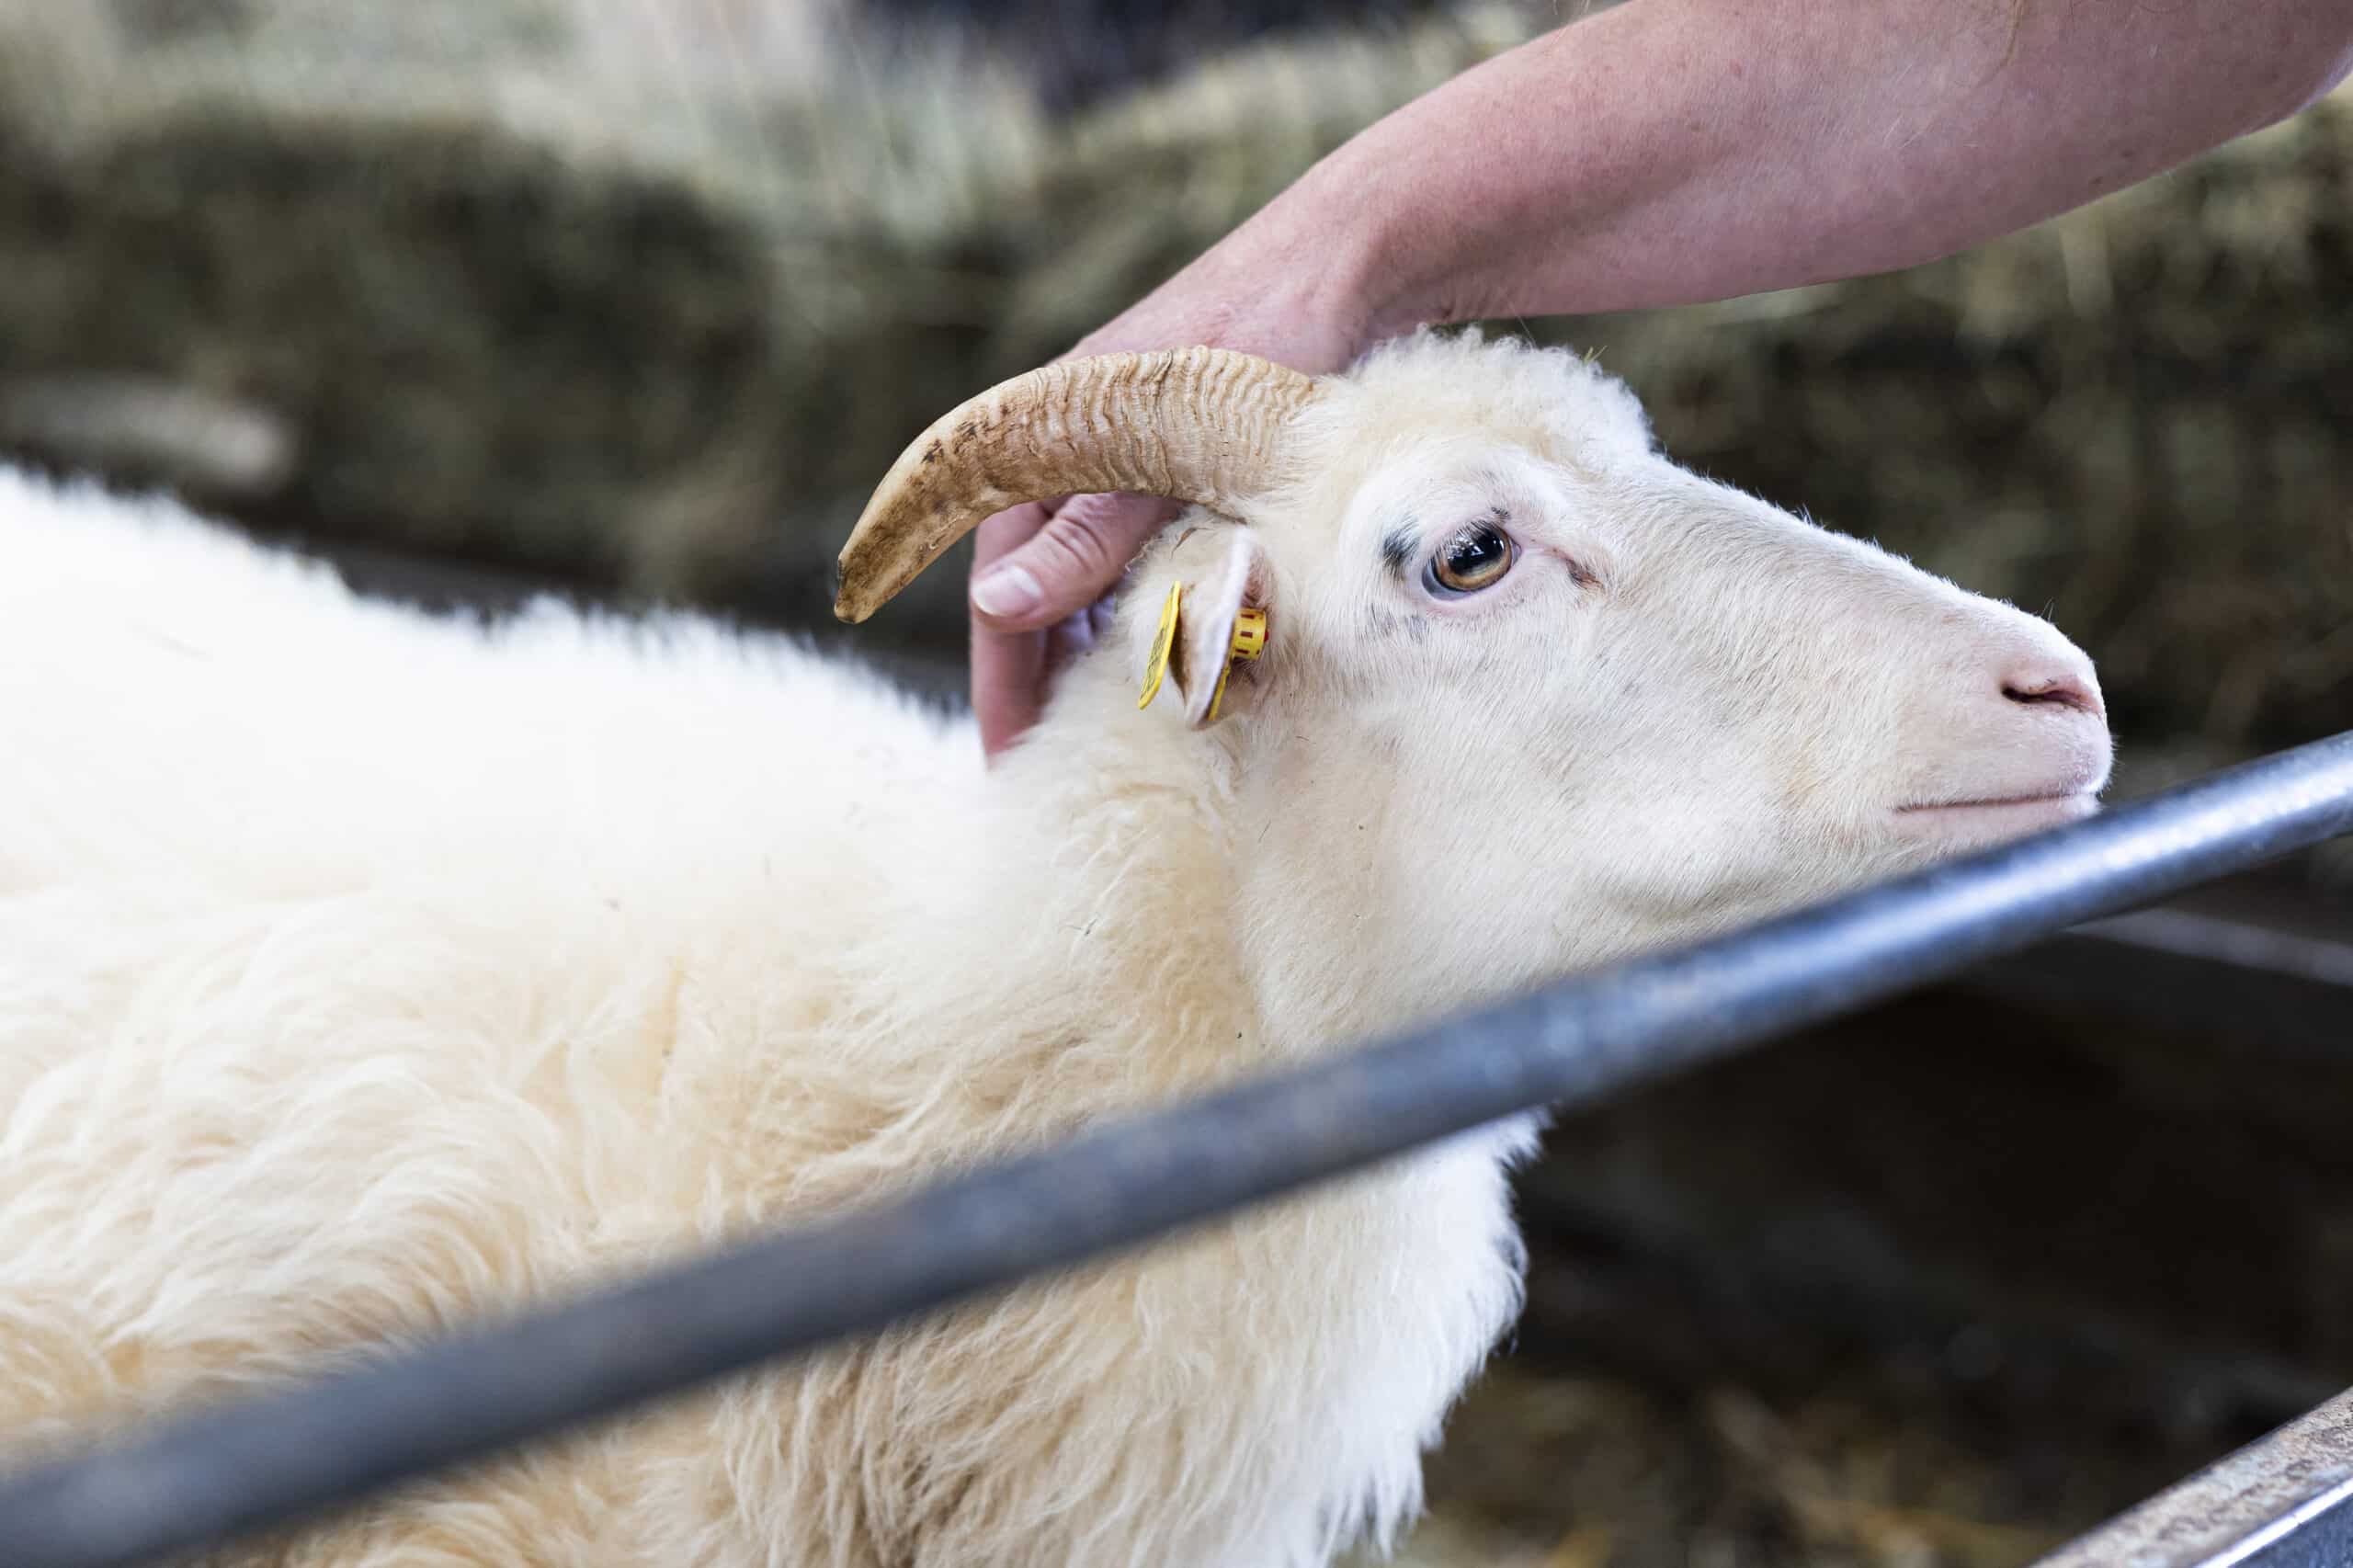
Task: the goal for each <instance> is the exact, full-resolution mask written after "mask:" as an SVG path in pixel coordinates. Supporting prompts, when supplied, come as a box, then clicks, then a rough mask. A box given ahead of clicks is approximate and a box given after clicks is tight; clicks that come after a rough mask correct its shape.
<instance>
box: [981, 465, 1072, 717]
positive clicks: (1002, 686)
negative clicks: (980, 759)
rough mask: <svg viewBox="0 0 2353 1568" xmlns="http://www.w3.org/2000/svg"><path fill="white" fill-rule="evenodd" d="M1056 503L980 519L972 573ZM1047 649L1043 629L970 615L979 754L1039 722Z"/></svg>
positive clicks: (1023, 536)
mask: <svg viewBox="0 0 2353 1568" xmlns="http://www.w3.org/2000/svg"><path fill="white" fill-rule="evenodd" d="M1054 505H1055V504H1053V503H1049V504H1045V505H1040V504H1039V503H1037V502H1030V503H1028V504H1026V505H1024V506H1016V507H1014V508H1013V509H1011V510H1010V511H1006V512H999V513H998V514H996V516H995V517H990V518H988V519H986V520H985V521H983V523H982V524H981V526H980V528H979V529H978V530H977V531H976V532H975V533H974V534H973V536H972V574H973V575H974V576H975V577H978V576H979V575H980V574H982V573H983V572H984V571H985V570H986V569H987V567H988V564H989V562H992V561H995V560H996V559H998V558H999V557H1001V556H1003V555H1005V554H1006V553H1007V552H1008V551H1012V550H1014V549H1015V548H1017V546H1019V545H1020V544H1022V543H1023V542H1025V541H1026V540H1029V539H1031V538H1033V537H1034V536H1035V535H1036V534H1037V532H1038V530H1039V529H1040V528H1044V527H1045V526H1046V519H1047V518H1048V517H1051V516H1052V515H1053V506H1054ZM1046 654H1047V647H1046V634H1045V633H1044V632H1042V631H999V630H997V629H996V628H995V627H992V626H989V625H987V624H985V623H983V620H982V619H981V618H980V617H979V616H978V615H977V614H975V615H974V616H973V617H972V671H971V680H972V717H973V718H974V720H976V721H977V722H979V725H980V730H981V755H982V756H986V757H995V756H997V754H998V753H1000V752H1002V751H1004V750H1005V748H1006V746H1009V745H1011V744H1013V742H1014V740H1015V739H1016V737H1017V736H1018V735H1020V733H1022V732H1023V731H1024V730H1027V729H1028V728H1029V726H1030V725H1032V724H1034V723H1036V722H1038V714H1039V711H1040V709H1041V708H1042V707H1043V706H1044V704H1045V687H1046Z"/></svg>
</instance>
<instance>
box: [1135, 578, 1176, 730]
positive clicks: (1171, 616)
mask: <svg viewBox="0 0 2353 1568" xmlns="http://www.w3.org/2000/svg"><path fill="white" fill-rule="evenodd" d="M1184 598H1185V585H1184V584H1182V583H1171V584H1169V585H1168V597H1167V600H1166V601H1165V603H1163V604H1162V605H1161V607H1160V630H1159V631H1155V632H1154V633H1153V634H1152V657H1151V658H1149V659H1147V660H1146V661H1144V666H1143V695H1142V697H1139V698H1137V699H1136V706H1137V707H1138V708H1149V707H1151V706H1152V699H1154V698H1155V697H1158V696H1159V695H1160V677H1161V676H1165V675H1166V674H1167V673H1168V651H1169V650H1170V649H1171V648H1174V647H1175V646H1176V607H1177V606H1178V605H1179V604H1181V603H1183V602H1184Z"/></svg>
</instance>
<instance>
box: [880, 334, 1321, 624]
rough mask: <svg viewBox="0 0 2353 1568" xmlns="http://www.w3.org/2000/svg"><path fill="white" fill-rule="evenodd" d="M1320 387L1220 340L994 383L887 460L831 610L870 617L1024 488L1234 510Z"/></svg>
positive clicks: (1067, 364) (1027, 495)
mask: <svg viewBox="0 0 2353 1568" xmlns="http://www.w3.org/2000/svg"><path fill="white" fill-rule="evenodd" d="M1314 396H1315V381H1314V380H1313V378H1312V377H1309V376H1303V375H1302V374H1300V373H1299V372H1298V371H1297V370H1291V369H1284V368H1283V367H1282V366H1280V365H1277V364H1273V363H1270V362H1269V361H1267V360H1265V359H1258V358H1253V357H1251V356H1250V355H1247V354H1236V353H1233V352H1231V351H1230V350H1227V349H1222V348H1179V349H1173V350H1168V351H1165V352H1162V353H1156V354H1106V355H1102V356H1100V357H1098V358H1090V359H1068V360H1064V361H1063V362H1062V363H1061V364H1058V365H1048V366H1046V367H1045V368H1044V369H1037V370H1032V371H1030V372H1029V374H1027V375H1024V376H1017V377H1015V378H1014V379H1013V380H1011V381H1006V382H1003V383H1001V384H999V385H997V386H995V387H992V388H990V389H989V390H988V391H987V392H983V393H981V395H980V396H978V397H976V398H973V399H972V401H971V402H969V403H965V404H964V405H963V406H961V408H958V409H956V410H954V411H953V412H951V413H949V414H948V415H944V416H943V417H941V418H940V419H939V420H938V421H937V422H935V423H934V424H933V426H931V428H930V429H928V430H926V431H925V432H924V433H923V434H922V435H921V436H918V437H915V444H914V445H913V446H911V447H909V448H908V449H906V450H905V451H904V452H903V453H901V454H900V457H899V460H898V461H897V462H895V463H893V464H892V465H891V472H889V473H887V474H885V475H884V476H883V478H882V483H881V486H879V487H878V488H877V489H876V490H875V492H874V498H873V499H872V500H870V501H869V502H868V503H867V504H866V512H865V514H864V515H863V516H862V517H859V518H858V527H857V528H855V529H854V530H852V532H851V534H850V536H849V542H848V543H847V544H846V545H844V546H842V553H841V585H840V588H839V590H838V591H837V592H836V593H835V596H834V613H835V615H837V616H839V617H840V618H841V619H844V620H847V621H853V622H855V621H860V620H864V619H866V618H867V617H868V616H870V615H872V614H873V613H874V612H875V611H876V610H878V609H880V608H881V607H882V606H883V605H885V604H887V603H888V602H890V599H891V597H892V595H894V594H896V593H897V592H898V591H899V590H900V589H901V588H904V587H905V586H906V585H908V584H909V583H910V582H913V581H914V580H915V574H917V573H919V572H921V571H922V570H923V569H924V568H925V567H926V566H928V565H930V564H931V563H932V562H934V561H935V560H937V559H938V557H939V554H940V552H941V551H944V550H946V549H947V548H948V547H949V545H951V544H954V543H955V542H956V541H957V540H960V539H962V538H963V537H964V536H965V535H966V534H968V533H970V532H971V531H972V528H974V527H975V526H976V525H978V524H979V522H980V521H981V519H982V518H983V517H989V516H991V515H993V514H995V513H997V512H1002V511H1004V510H1005V509H1006V507H1008V506H1019V505H1020V504H1021V503H1022V502H1024V501H1044V500H1048V499H1050V498H1051V497H1053V496H1056V495H1089V494H1097V493H1102V492H1110V491H1128V492H1131V493H1133V494H1142V495H1166V496H1170V497H1173V498H1174V499H1176V500H1180V501H1194V502H1199V503H1200V504H1201V505H1203V506H1215V507H1217V508H1219V509H1220V510H1222V511H1232V510H1233V508H1234V506H1235V504H1236V503H1237V502H1239V501H1241V500H1243V499H1245V498H1246V497H1247V496H1249V495H1251V494H1255V493H1256V491H1258V490H1259V489H1261V488H1263V487H1264V485H1265V484H1266V483H1267V476H1268V473H1269V472H1270V471H1271V470H1272V469H1273V467H1274V465H1275V463H1276V460H1277V459H1278V457H1279V452H1280V448H1281V445H1282V431H1283V426H1285V425H1286V424H1287V423H1288V422H1289V421H1290V417H1291V416H1292V415H1295V414H1297V413H1298V412H1299V411H1300V410H1301V409H1302V408H1304V407H1306V406H1307V404H1308V403H1310V402H1311V401H1313V398H1314Z"/></svg>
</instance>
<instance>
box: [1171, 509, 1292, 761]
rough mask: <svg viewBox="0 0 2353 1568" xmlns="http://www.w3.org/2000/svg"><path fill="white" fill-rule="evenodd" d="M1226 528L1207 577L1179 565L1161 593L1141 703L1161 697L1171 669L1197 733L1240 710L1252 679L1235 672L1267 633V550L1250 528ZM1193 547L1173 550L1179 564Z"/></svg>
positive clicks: (1260, 646)
mask: <svg viewBox="0 0 2353 1568" xmlns="http://www.w3.org/2000/svg"><path fill="white" fill-rule="evenodd" d="M1203 531H1206V530H1203ZM1223 531H1224V532H1225V533H1226V536H1227V537H1226V538H1225V539H1224V540H1222V549H1220V550H1219V551H1218V552H1217V555H1216V557H1215V558H1214V560H1213V561H1212V562H1211V563H1210V564H1209V566H1208V569H1207V570H1206V571H1205V572H1203V573H1202V574H1201V575H1199V576H1198V577H1194V576H1191V575H1190V574H1187V573H1186V572H1185V571H1184V570H1183V569H1182V567H1181V566H1180V567H1179V570H1178V572H1177V573H1176V576H1175V578H1174V579H1173V580H1172V581H1171V582H1170V584H1169V585H1168V586H1167V587H1166V588H1165V589H1163V590H1162V591H1163V594H1164V596H1165V597H1163V598H1162V600H1161V607H1160V621H1159V624H1158V626H1157V627H1156V628H1155V629H1154V636H1153V643H1152V653H1151V654H1150V655H1149V659H1148V663H1147V665H1146V669H1145V674H1144V681H1145V686H1144V696H1143V700H1142V702H1140V703H1139V704H1138V706H1139V707H1142V706H1145V705H1148V704H1149V703H1150V702H1151V700H1152V699H1153V697H1154V695H1156V694H1157V692H1158V690H1159V687H1160V676H1161V674H1162V672H1163V669H1164V667H1165V673H1166V675H1167V676H1169V677H1170V678H1171V679H1173V680H1174V681H1175V683H1176V691H1177V696H1178V699H1179V701H1180V702H1181V703H1182V705H1183V707H1184V710H1185V722H1187V723H1188V724H1189V725H1191V726H1192V727H1193V728H1194V729H1196V730H1199V729H1205V728H1207V727H1208V726H1209V725H1211V724H1213V723H1215V722H1217V721H1218V720H1220V719H1222V718H1223V717H1225V716H1226V715H1228V714H1230V713H1232V712H1233V711H1234V710H1235V709H1236V707H1237V706H1238V705H1239V704H1238V700H1237V694H1238V691H1239V690H1240V688H1242V687H1246V686H1247V684H1248V677H1247V676H1237V675H1234V674H1233V673H1232V672H1233V669H1234V668H1235V667H1236V666H1239V665H1246V664H1247V663H1248V662H1249V661H1251V660H1254V659H1256V657H1257V656H1258V655H1259V653H1261V652H1262V651H1263V650H1264V649H1265V647H1266V643H1267V631H1268V619H1267V597H1268V594H1267V590H1268V585H1269V584H1270V582H1271V580H1272V574H1271V573H1270V572H1269V571H1268V570H1267V552H1266V551H1264V550H1263V549H1262V548H1260V546H1259V544H1258V541H1257V540H1255V539H1253V538H1251V537H1250V533H1249V530H1248V529H1246V528H1232V529H1228V530H1223ZM1187 542H1189V541H1185V540H1180V541H1179V542H1178V544H1177V547H1176V550H1175V551H1171V552H1170V554H1171V557H1172V559H1176V560H1179V561H1181V558H1182V555H1183V553H1184V552H1185V544H1186V543H1187ZM1205 542H1206V541H1205ZM1196 548H1197V549H1198V548H1199V547H1198V546H1196Z"/></svg>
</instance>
